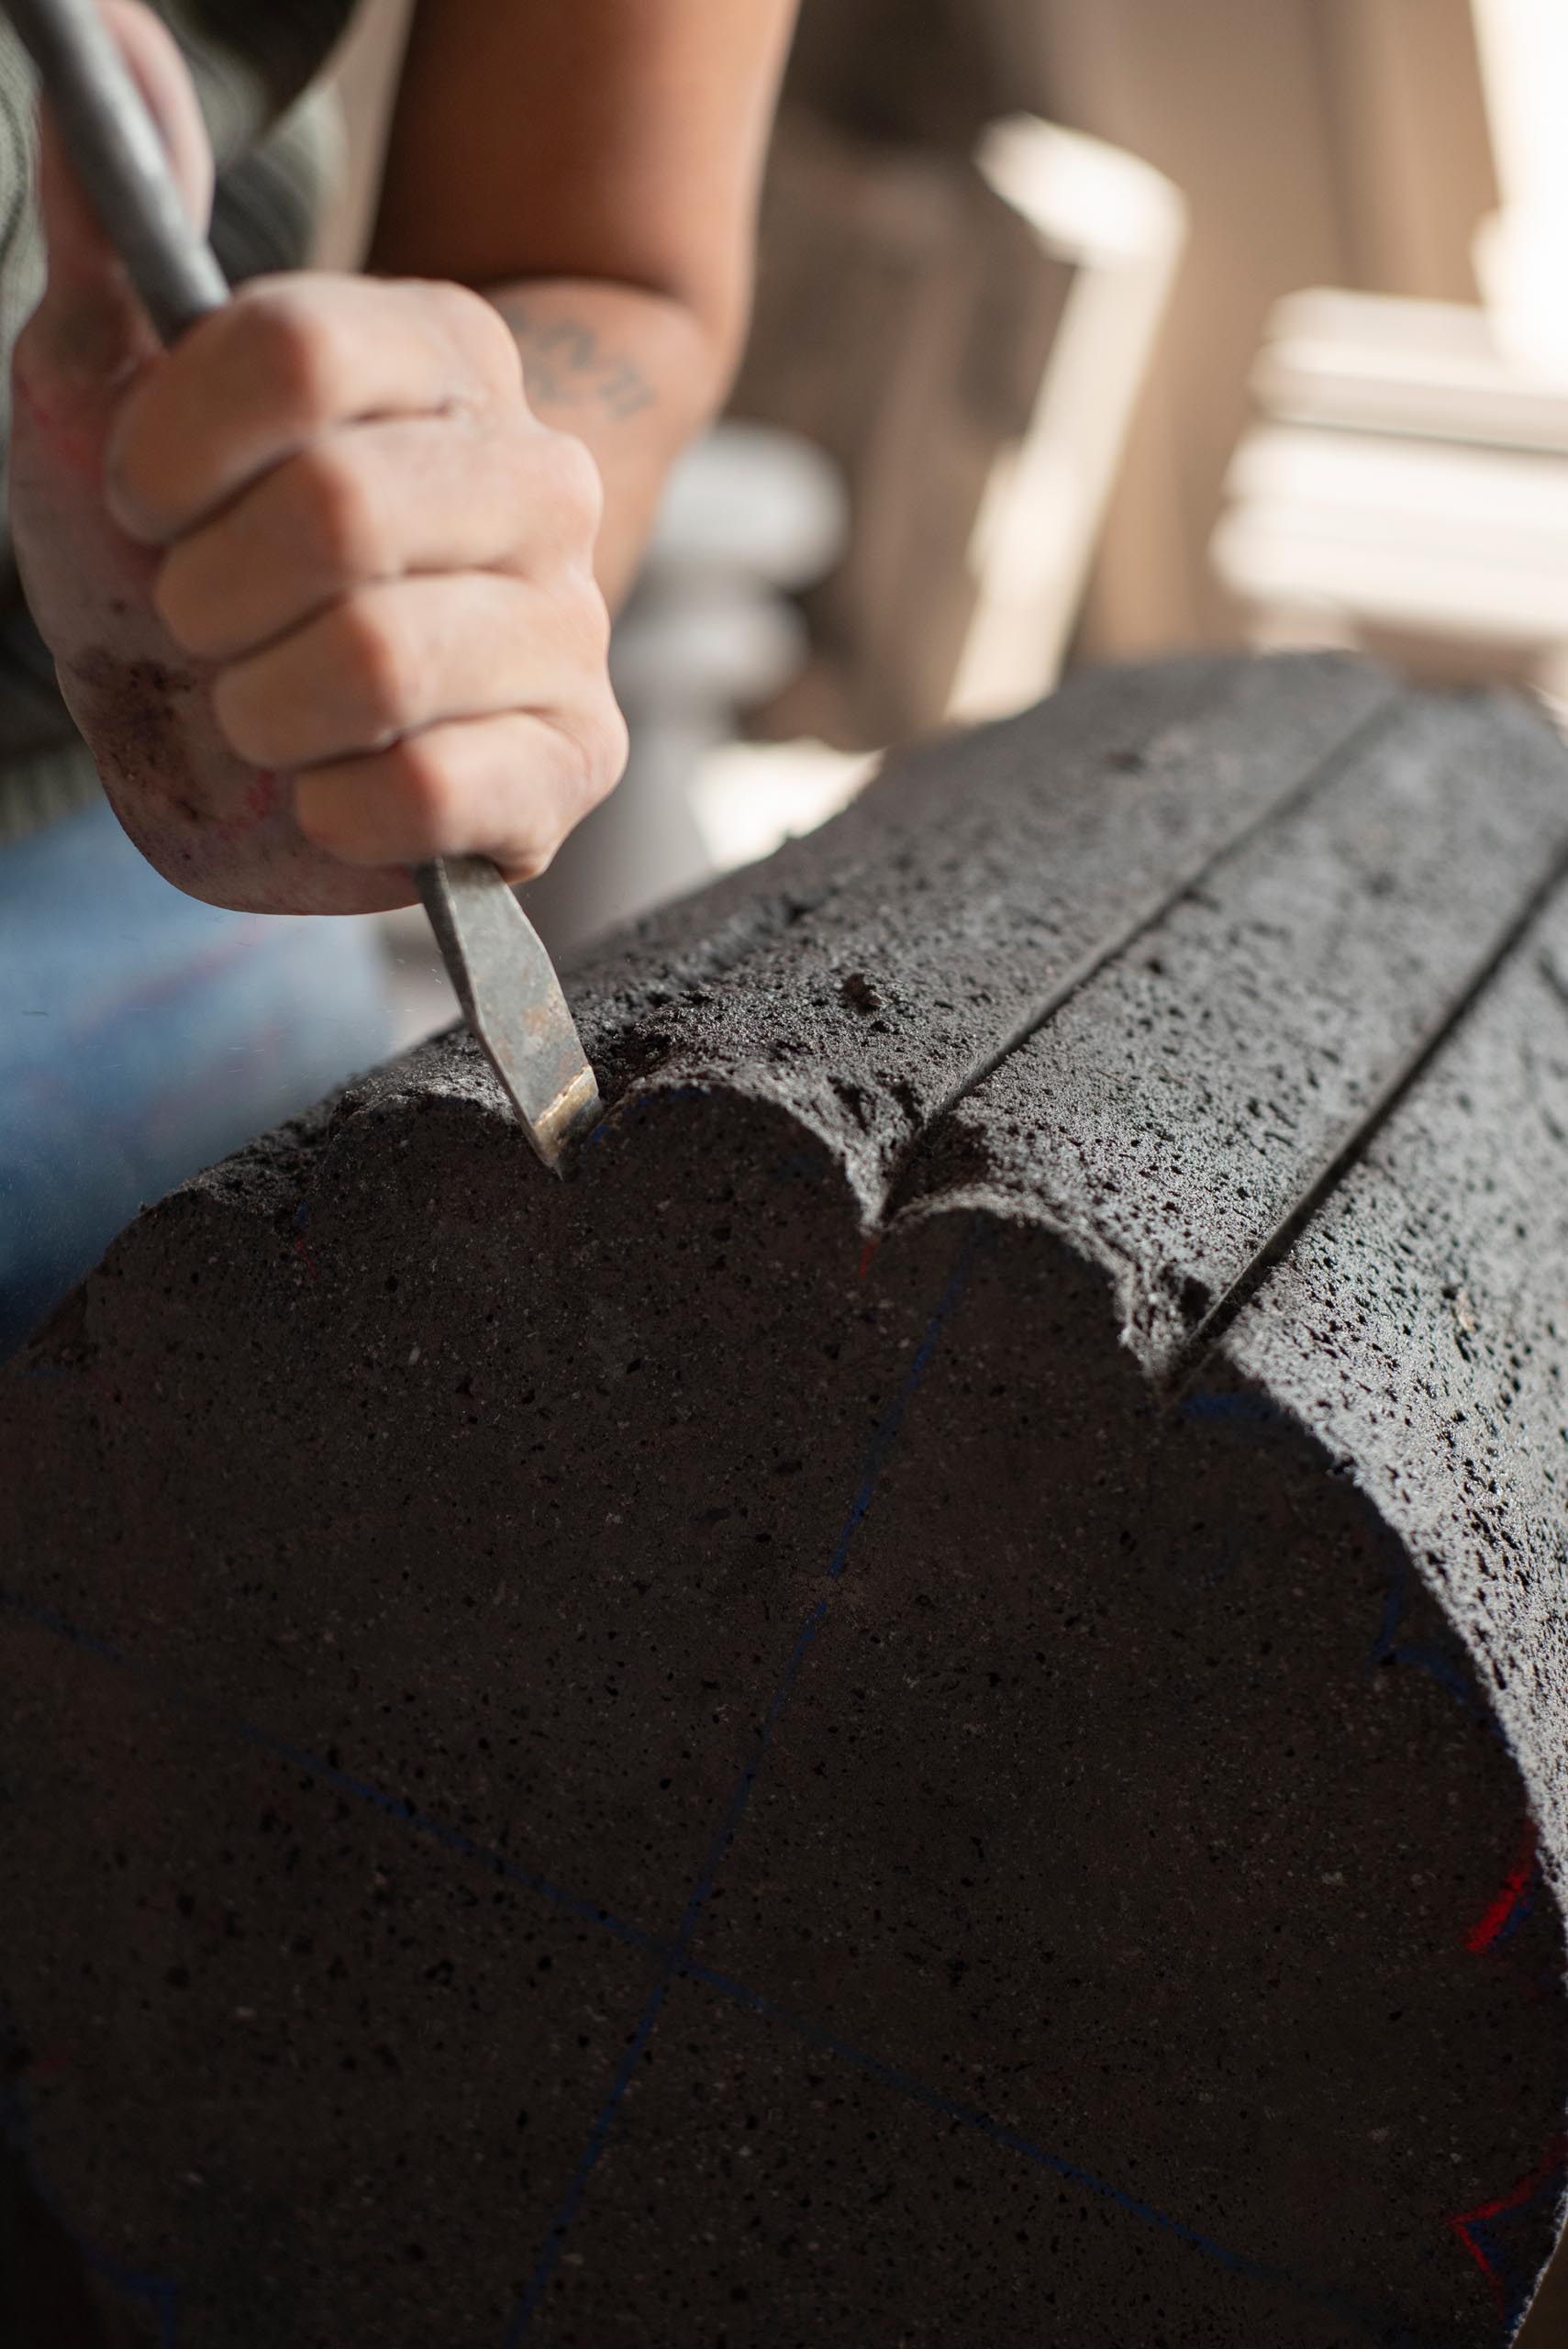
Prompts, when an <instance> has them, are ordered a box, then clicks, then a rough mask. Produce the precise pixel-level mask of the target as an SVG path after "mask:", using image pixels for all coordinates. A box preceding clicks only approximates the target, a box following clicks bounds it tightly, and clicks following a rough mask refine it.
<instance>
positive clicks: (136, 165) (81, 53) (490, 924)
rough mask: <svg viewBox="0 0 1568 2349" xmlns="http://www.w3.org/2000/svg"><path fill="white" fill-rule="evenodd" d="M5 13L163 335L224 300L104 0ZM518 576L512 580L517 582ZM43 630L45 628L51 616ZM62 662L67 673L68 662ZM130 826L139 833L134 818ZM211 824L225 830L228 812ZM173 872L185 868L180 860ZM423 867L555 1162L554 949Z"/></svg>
mask: <svg viewBox="0 0 1568 2349" xmlns="http://www.w3.org/2000/svg"><path fill="white" fill-rule="evenodd" d="M10 13H11V15H12V17H13V18H14V20H15V22H16V24H17V30H18V32H19V33H20V34H21V36H22V38H23V39H24V40H25V41H26V42H27V44H28V48H29V49H30V50H32V53H33V55H34V57H35V59H36V60H37V61H38V64H39V71H40V73H41V75H42V78H43V83H44V87H45V91H46V95H48V97H49V100H50V106H51V109H52V112H53V117H54V119H55V122H56V124H57V125H58V128H59V131H60V135H61V139H63V142H64V144H65V147H66V149H67V150H68V152H69V154H70V157H71V160H72V164H73V166H74V169H75V172H76V173H77V176H78V178H79V179H80V181H81V182H82V184H83V186H84V188H85V189H86V191H87V193H88V195H89V197H90V199H91V201H92V203H93V205H94V206H95V210H96V212H97V214H98V216H99V217H100V219H101V220H102V222H103V223H104V225H105V227H106V228H107V230H108V232H109V233H110V235H111V236H112V238H113V240H114V243H115V245H116V247H117V250H118V251H119V253H120V254H121V256H122V258H123V260H124V262H125V264H126V267H127V270H128V274H129V275H130V278H131V280H132V282H133V284H135V286H136V288H137V291H138V292H139V295H140V296H141V299H142V301H143V303H144V304H145V306H146V308H147V310H148V312H149V314H150V317H151V318H152V320H153V322H154V324H155V325H156V327H157V328H158V331H159V333H160V334H161V336H162V337H163V338H164V340H167V341H172V340H175V339H176V338H177V337H179V336H181V335H183V333H184V332H185V330H186V329H187V328H191V327H192V326H194V325H195V324H196V323H197V322H198V321H200V320H201V319H203V318H205V317H207V316H208V315H209V314H210V313H211V312H212V311H213V310H214V309H216V308H217V307H219V306H222V304H223V303H224V302H225V301H226V300H227V298H228V292H227V288H226V286H225V284H224V281H223V278H222V274H221V273H220V271H219V270H218V268H217V262H216V261H215V259H214V257H213V255H212V253H211V251H210V250H209V249H208V247H207V246H206V241H205V239H203V238H202V237H201V236H200V235H199V233H198V232H197V231H196V230H195V228H193V227H192V225H191V222H190V219H189V217H188V214H187V212H186V209H185V207H184V205H183V202H182V199H181V196H180V193H179V191H178V189H177V187H176V185H175V184H174V180H173V177H172V173H171V170H170V167H169V162H168V159H167V156H166V153H165V150H164V146H163V142H162V140H161V138H160V135H159V133H158V130H157V129H156V128H154V126H153V123H152V120H151V118H150V114H149V111H148V108H147V106H146V105H145V104H144V102H143V100H142V97H141V95H140V93H139V90H138V88H137V86H136V83H135V82H134V80H133V79H132V76H131V74H130V72H129V71H128V68H127V65H126V62H125V60H124V57H123V55H122V53H121V51H120V49H119V47H118V46H117V42H116V41H115V39H113V38H112V37H111V35H110V34H109V32H108V31H107V29H106V26H105V24H104V22H103V18H102V17H101V14H100V11H99V8H98V6H96V5H95V0H12V5H11V7H10ZM459 298H460V299H462V297H459ZM19 427H20V429H21V431H22V436H23V439H24V442H25V437H26V430H27V429H28V427H27V424H26V422H25V421H24V420H21V419H19ZM24 557H25V550H24ZM409 584H413V583H409ZM481 584H483V582H482V583H481ZM501 584H502V583H500V582H499V581H498V582H497V593H499V592H500V588H501ZM522 584H523V583H521V582H518V583H517V585H518V586H519V588H520V587H521V585H522ZM476 608H477V607H476ZM45 633H46V635H49V634H50V630H49V629H48V628H47V627H46V629H45ZM127 665H130V664H127ZM135 665H136V666H138V667H139V671H140V672H141V673H143V674H142V676H141V680H140V682H141V685H142V686H143V687H144V688H145V689H146V690H147V691H149V692H151V691H153V690H155V689H156V690H161V689H162V688H161V687H160V686H159V683H158V679H157V677H156V675H151V674H148V673H152V672H155V670H156V668H157V665H158V664H156V663H155V662H150V661H146V660H143V661H142V662H139V664H135ZM250 665H251V666H254V665H255V664H254V663H252V664H250ZM61 666H62V671H63V670H64V669H65V668H66V666H67V663H65V662H62V663H61ZM78 666H79V669H80V672H81V674H79V675H78V676H77V678H76V680H75V683H76V685H77V691H78V695H80V694H81V693H83V692H87V691H90V689H91V685H92V679H91V674H90V673H89V672H88V670H87V668H86V665H85V664H84V663H79V664H78ZM282 674H283V672H280V676H281V675H282ZM68 689H69V688H68ZM72 698H73V707H75V706H77V702H76V697H75V696H73V697H72ZM286 701H287V697H286V696H284V705H285V706H284V707H280V708H279V709H278V710H277V712H276V715H275V718H272V720H271V721H270V722H271V723H272V727H273V730H274V731H276V732H278V733H280V734H281V735H286V734H287V733H288V731H289V728H290V724H291V722H293V723H294V724H295V730H296V731H298V732H299V733H300V739H301V741H302V743H304V744H305V746H306V750H308V740H307V729H305V728H303V727H302V726H301V724H300V722H299V713H297V712H295V711H293V710H291V709H290V708H289V707H286ZM307 715H308V713H306V716H307ZM526 715H527V713H526V712H519V717H524V718H526ZM232 730H233V729H232V728H231V731H232ZM388 730H395V729H388ZM614 731H615V729H614V726H613V724H611V723H610V722H609V721H608V720H607V719H606V718H605V716H604V714H603V712H602V710H600V709H598V708H595V711H594V712H593V714H592V717H591V718H590V719H588V720H585V722H584V734H585V735H589V734H591V735H593V736H594V737H595V740H596V743H597V748H598V752H599V756H600V758H601V760H603V759H605V758H610V757H613V755H614V752H613V748H610V747H606V746H610V745H613V738H614ZM380 747H381V748H382V749H383V750H386V749H387V747H388V746H387V745H385V744H382V745H381V746H380ZM394 747H395V746H394ZM247 755H249V753H247ZM254 763H255V765H256V767H257V769H258V774H257V790H258V794H259V795H260V796H259V799H258V805H260V806H262V807H266V799H265V795H266V793H267V792H268V791H270V790H272V789H274V788H275V785H276V778H275V777H273V776H271V775H270V774H268V772H267V770H266V768H265V766H264V765H263V763H262V761H261V759H260V758H258V759H256V760H255V762H254ZM275 763H276V764H277V766H278V767H279V768H284V767H290V768H292V767H293V766H294V765H295V764H298V765H299V766H301V767H305V766H307V765H310V764H311V763H312V762H311V760H310V758H309V757H308V756H301V757H299V758H298V759H297V760H295V759H278V760H276V762H275ZM365 763H367V764H368V763H371V762H369V761H366V762H365ZM315 772H316V773H317V774H322V773H326V772H328V768H327V766H326V765H325V764H324V763H317V764H316V766H315ZM332 772H336V773H339V774H340V773H342V772H343V769H342V767H341V766H339V768H338V769H336V770H332ZM122 812H123V811H122ZM267 812H268V813H271V812H272V811H271V809H270V808H267ZM226 820H227V828H228V829H229V830H238V829H239V825H238V823H237V821H236V820H235V819H233V818H229V819H226ZM130 829H132V831H133V837H136V836H137V832H136V828H135V826H134V825H131V827H130ZM214 829H215V830H216V831H217V833H218V834H221V833H222V832H223V831H224V829H225V823H224V822H220V823H219V824H218V825H217V826H216V827H215V828H214ZM160 861H161V860H160ZM165 869H168V868H167V867H166V868H165ZM172 877H174V878H176V879H178V878H180V877H181V875H180V874H179V873H178V872H175V873H173V874H172ZM367 879H368V876H367ZM417 879H418V885H419V889H420V894H421V896H423V898H424V900H425V903H426V906H427V908H428V911H429V914H430V918H431V920H432V923H433V924H434V926H435V930H436V934H437V937H438V939H439V941H440V945H441V950H442V952H443V954H444V955H445V957H446V960H447V963H448V967H449V969H450V971H451V974H452V976H453V980H454V983H455V984H456V986H457V989H458V992H459V995H460V997H461V998H462V1004H463V1008H464V1010H465V1011H466V1012H467V1014H468V1016H469V1019H470V1020H471V1022H472V1024H473V1029H474V1032H475V1034H476V1035H477V1037H478V1039H479V1041H480V1042H481V1044H482V1045H483V1046H484V1050H485V1052H486V1053H487V1054H488V1056H489V1057H490V1060H491V1062H492V1064H493V1065H494V1066H495V1070H496V1073H497V1074H498V1075H499V1076H500V1078H501V1080H502V1082H503V1084H504V1085H506V1090H507V1092H508V1093H509V1094H510V1096H511V1097H512V1099H513V1100H514V1102H515V1103H516V1105H517V1110H518V1114H519V1116H520V1117H521V1118H522V1120H523V1122H524V1125H525V1127H526V1129H527V1130H528V1135H529V1138H530V1140H531V1141H532V1142H533V1144H534V1147H535V1149H536V1150H537V1151H538V1152H539V1156H540V1157H541V1159H543V1160H544V1162H545V1163H547V1164H550V1165H554V1164H556V1163H558V1162H559V1159H560V1157H561V1154H562V1150H563V1149H564V1148H565V1147H566V1145H567V1143H568V1142H569V1141H571V1139H572V1138H573V1135H575V1134H578V1133H580V1132H581V1131H583V1130H584V1129H585V1128H586V1127H587V1126H588V1125H590V1124H591V1123H592V1122H593V1119H594V1118H595V1115H596V1113H597V1107H598V1097H597V1090H596V1087H595V1084H594V1079H593V1074H592V1071H591V1070H590V1069H589V1067H588V1065H587V1063H586V1060H585V1058H584V1053H583V1050H582V1046H581V1044H580V1042H579V1041H578V1038H577V1035H576V1030H575V1029H574V1027H573V1022H572V1019H571V1015H570V1013H569V1011H568V1010H567V1008H566V1005H565V1002H564V999H563V998H562V994H561V990H560V987H559V985H558V983H557V981H556V978H555V974H554V972H553V970H552V969H551V967H550V961H549V958H548V956H547V955H546V954H545V952H544V950H543V948H542V947H541V946H540V945H539V941H538V939H537V938H536V937H535V935H534V933H533V930H532V929H531V927H530V926H529V924H528V921H527V920H526V918H525V917H524V916H523V914H522V912H521V909H520V908H519V907H518V906H517V901H516V899H515V898H514V897H513V896H512V895H511V893H510V891H509V890H508V889H507V887H506V884H505V882H504V881H503V879H502V876H501V874H500V872H499V870H498V869H497V868H496V866H495V865H494V864H493V863H488V862H487V861H485V860H484V859H480V858H448V859H445V860H443V861H440V862H437V863H429V864H426V865H424V866H422V867H420V868H419V871H418V874H417ZM193 885H194V884H193ZM198 893H199V894H206V891H204V890H198ZM382 902H386V899H385V898H383V899H382Z"/></svg>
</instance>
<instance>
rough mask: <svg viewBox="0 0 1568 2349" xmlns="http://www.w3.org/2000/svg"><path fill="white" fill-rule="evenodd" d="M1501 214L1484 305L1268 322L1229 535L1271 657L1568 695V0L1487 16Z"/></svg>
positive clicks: (1289, 311)
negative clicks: (1305, 650) (1360, 659)
mask: <svg viewBox="0 0 1568 2349" xmlns="http://www.w3.org/2000/svg"><path fill="white" fill-rule="evenodd" d="M1473 6H1474V17H1475V28H1476V34H1477V39H1478V43H1479V46H1480V50H1481V54H1482V58H1483V62H1484V68H1485V91H1486V102H1487V111H1488V114H1489V117H1490V119H1491V122H1492V128H1493V139H1494V145H1495V148H1496V161H1497V172H1498V179H1499V183H1500V185H1501V188H1502V192H1503V199H1504V200H1503V206H1502V209H1501V210H1500V211H1498V212H1497V213H1496V214H1494V215H1493V216H1492V217H1491V218H1490V219H1489V220H1488V221H1487V222H1485V224H1484V227H1483V229H1482V231H1481V234H1480V237H1479V239H1478V240H1477V251H1476V263H1477V271H1478V273H1479V276H1480V279H1481V283H1482V285H1483V288H1484V291H1485V296H1486V300H1485V307H1480V308H1477V307H1474V306H1465V305H1461V304H1457V303H1453V304H1450V303H1425V302H1412V301H1403V300H1398V299H1396V298H1394V297H1392V296H1384V295H1368V294H1353V293H1346V292H1333V291H1314V292H1309V293H1303V294H1298V295H1292V296H1291V297H1290V298H1289V299H1287V300H1286V301H1284V302H1282V303H1280V304H1279V305H1278V306H1276V308H1275V309H1274V311H1273V315H1272V317H1270V319H1269V322H1268V327H1267V329H1266V332H1265V339H1264V344H1263V349H1262V354H1261V356H1260V358H1259V361H1258V363H1257V367H1256V369H1255V371H1254V373H1253V378H1252V390H1253V395H1254V398H1255V400H1256V403H1257V406H1258V407H1259V408H1260V410H1261V411H1262V419H1263V420H1262V422H1261V423H1260V424H1259V425H1258V426H1256V427H1255V428H1254V429H1252V430H1251V431H1250V432H1249V433H1248V434H1247V435H1246V436H1245V437H1244V438H1243V440H1242V441H1241V444H1240V449H1239V451H1238V452H1237V455H1236V459H1235V462H1234V463H1233V464H1232V467H1231V470H1230V473H1229V480H1228V482H1227V498H1228V508H1227V511H1226V513H1225V515H1224V516H1223V518H1222V519H1221V521H1220V524H1219V527H1218V530H1217V532H1216V534H1215V539H1214V559H1215V562H1216V566H1217V568H1218V573H1219V575H1220V577H1221V578H1222V579H1223V580H1224V582H1225V584H1227V585H1228V586H1229V588H1230V589H1231V591H1232V592H1233V593H1234V594H1235V595H1236V596H1238V597H1239V599H1240V602H1241V603H1242V605H1243V607H1244V608H1245V613H1246V621H1247V628H1248V632H1249V634H1250V636H1251V640H1252V641H1253V642H1254V643H1255V644H1257V645H1259V646H1260V647H1266V648H1269V649H1278V648H1282V647H1284V646H1289V645H1306V644H1323V643H1335V644H1352V645H1353V644H1366V645H1369V646H1370V647H1371V648H1372V649H1374V650H1384V649H1387V650H1391V651H1394V652H1395V653H1396V655H1397V656H1398V657H1400V658H1401V659H1402V660H1403V661H1404V662H1405V664H1406V665H1407V666H1408V667H1410V668H1412V669H1415V670H1417V671H1425V672H1428V673H1429V674H1437V675H1448V676H1452V677H1456V678H1475V679H1480V678H1485V677H1493V676H1496V677H1506V678H1511V679H1514V680H1516V681H1518V682H1521V683H1525V684H1529V685H1535V686H1536V687H1538V688H1539V689H1540V691H1541V692H1542V693H1543V694H1544V695H1545V696H1547V697H1548V698H1549V699H1551V700H1552V701H1554V702H1560V701H1561V700H1562V698H1563V696H1565V695H1568V262H1565V259H1564V256H1565V254H1568V139H1565V138H1564V136H1563V132H1562V99H1563V93H1564V91H1565V90H1568V6H1565V0H1473Z"/></svg>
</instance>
